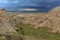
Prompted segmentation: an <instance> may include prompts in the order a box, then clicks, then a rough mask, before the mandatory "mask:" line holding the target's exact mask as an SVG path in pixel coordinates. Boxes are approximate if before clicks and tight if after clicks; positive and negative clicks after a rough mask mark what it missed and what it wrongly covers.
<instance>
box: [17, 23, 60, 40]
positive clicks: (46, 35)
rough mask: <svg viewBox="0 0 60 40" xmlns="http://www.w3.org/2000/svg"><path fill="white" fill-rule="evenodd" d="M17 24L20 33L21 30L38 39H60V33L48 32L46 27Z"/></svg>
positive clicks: (24, 33)
mask: <svg viewBox="0 0 60 40" xmlns="http://www.w3.org/2000/svg"><path fill="white" fill-rule="evenodd" d="M16 26H17V28H18V33H19V34H21V30H22V31H23V34H22V35H26V36H33V37H36V38H37V39H40V38H43V39H45V40H46V39H47V40H60V34H58V33H51V32H48V31H47V29H46V28H38V29H34V28H33V27H32V26H31V25H24V24H21V25H16Z"/></svg>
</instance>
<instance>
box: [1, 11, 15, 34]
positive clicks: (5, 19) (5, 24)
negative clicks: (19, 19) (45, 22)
mask: <svg viewBox="0 0 60 40" xmlns="http://www.w3.org/2000/svg"><path fill="white" fill-rule="evenodd" d="M10 33H16V31H15V29H14V26H13V25H12V24H11V19H10V17H9V15H8V14H7V13H6V11H5V10H0V35H1V34H4V35H9V34H10Z"/></svg>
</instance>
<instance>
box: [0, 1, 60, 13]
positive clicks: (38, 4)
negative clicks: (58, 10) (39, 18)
mask: <svg viewBox="0 0 60 40" xmlns="http://www.w3.org/2000/svg"><path fill="white" fill-rule="evenodd" d="M59 5H60V0H0V9H3V8H4V9H6V10H7V11H24V10H25V11H28V10H30V11H40V12H44V11H49V10H51V9H52V8H54V7H56V6H59Z"/></svg>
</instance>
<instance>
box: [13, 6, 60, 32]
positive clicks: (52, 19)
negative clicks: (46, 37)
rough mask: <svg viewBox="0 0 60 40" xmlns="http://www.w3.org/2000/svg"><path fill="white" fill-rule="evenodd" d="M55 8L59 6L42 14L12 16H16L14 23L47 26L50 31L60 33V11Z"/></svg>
mask: <svg viewBox="0 0 60 40" xmlns="http://www.w3.org/2000/svg"><path fill="white" fill-rule="evenodd" d="M57 9H60V7H56V8H54V9H52V10H51V11H49V12H48V13H42V14H41V13H40V14H17V16H14V18H17V20H15V21H16V24H19V23H20V24H21V23H22V24H31V25H33V26H34V28H39V27H45V28H49V29H50V31H51V32H59V33H60V11H59V10H57Z"/></svg>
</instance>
